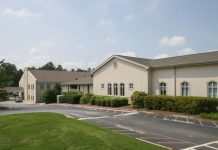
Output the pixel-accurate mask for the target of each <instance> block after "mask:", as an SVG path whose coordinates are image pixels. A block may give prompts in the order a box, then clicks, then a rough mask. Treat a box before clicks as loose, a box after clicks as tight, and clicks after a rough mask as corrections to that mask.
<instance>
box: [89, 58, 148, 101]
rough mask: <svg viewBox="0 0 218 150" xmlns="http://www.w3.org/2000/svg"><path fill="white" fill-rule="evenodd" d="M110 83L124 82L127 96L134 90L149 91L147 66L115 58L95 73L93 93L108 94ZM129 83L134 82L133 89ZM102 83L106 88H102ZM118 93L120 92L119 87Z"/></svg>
mask: <svg viewBox="0 0 218 150" xmlns="http://www.w3.org/2000/svg"><path fill="white" fill-rule="evenodd" d="M114 62H116V64H117V65H116V66H114ZM108 83H111V84H112V85H113V84H114V83H117V84H118V85H119V84H120V83H124V84H125V96H127V97H130V96H131V95H132V93H133V92H134V91H145V92H148V72H147V70H146V69H145V67H141V66H138V65H135V64H133V63H130V62H126V61H124V60H121V59H117V58H113V59H112V60H110V61H109V62H108V63H106V64H105V65H104V66H102V67H101V68H100V69H99V70H97V71H96V72H95V73H94V74H93V93H94V94H95V95H107V84H108ZM129 83H134V89H133V90H132V89H129ZM101 84H104V89H102V88H101ZM112 87H113V86H112ZM118 87H119V86H118ZM118 94H120V90H119V88H118ZM112 95H113V88H112Z"/></svg>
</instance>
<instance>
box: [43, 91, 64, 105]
mask: <svg viewBox="0 0 218 150" xmlns="http://www.w3.org/2000/svg"><path fill="white" fill-rule="evenodd" d="M58 94H60V93H59V92H58V90H57V89H48V90H46V91H45V92H44V93H43V95H42V100H43V101H44V102H45V103H46V104H49V103H56V102H57V95H58Z"/></svg>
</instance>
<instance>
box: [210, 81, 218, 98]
mask: <svg viewBox="0 0 218 150" xmlns="http://www.w3.org/2000/svg"><path fill="white" fill-rule="evenodd" d="M208 96H209V97H212V98H216V97H217V83H216V82H214V81H212V82H209V83H208Z"/></svg>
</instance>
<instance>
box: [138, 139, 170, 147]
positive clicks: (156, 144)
mask: <svg viewBox="0 0 218 150" xmlns="http://www.w3.org/2000/svg"><path fill="white" fill-rule="evenodd" d="M136 139H137V140H139V141H142V142H145V143H149V144H153V145H156V146H159V147H162V148H164V149H169V150H172V148H170V147H167V146H163V145H160V144H157V143H154V142H150V141H147V140H144V139H140V138H136Z"/></svg>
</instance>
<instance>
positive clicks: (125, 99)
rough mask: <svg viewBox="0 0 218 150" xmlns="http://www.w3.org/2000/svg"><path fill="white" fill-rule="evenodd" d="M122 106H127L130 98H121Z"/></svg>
mask: <svg viewBox="0 0 218 150" xmlns="http://www.w3.org/2000/svg"><path fill="white" fill-rule="evenodd" d="M119 101H120V106H127V105H128V98H123V97H122V98H119Z"/></svg>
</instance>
